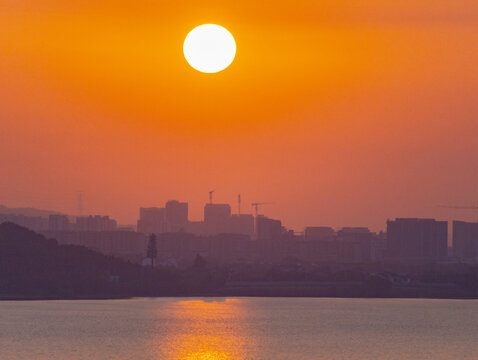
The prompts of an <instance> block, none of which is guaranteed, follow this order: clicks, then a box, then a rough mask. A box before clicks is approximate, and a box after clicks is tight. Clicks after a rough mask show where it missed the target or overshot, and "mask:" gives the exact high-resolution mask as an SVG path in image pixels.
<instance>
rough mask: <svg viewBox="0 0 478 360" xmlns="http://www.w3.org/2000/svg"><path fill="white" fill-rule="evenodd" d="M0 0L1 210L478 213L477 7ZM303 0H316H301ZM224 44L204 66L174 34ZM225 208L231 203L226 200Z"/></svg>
mask: <svg viewBox="0 0 478 360" xmlns="http://www.w3.org/2000/svg"><path fill="white" fill-rule="evenodd" d="M97 3H98V1H92V0H83V1H79V0H76V1H68V2H65V1H62V0H61V1H60V0H31V1H26V0H24V1H22V0H0V122H1V123H0V125H1V130H0V164H1V174H0V175H1V176H0V204H5V205H9V206H15V207H16V206H35V207H40V208H50V209H56V210H60V211H64V212H68V213H73V214H74V213H76V207H77V205H76V196H77V195H76V192H77V190H79V189H82V190H84V191H85V195H84V196H85V210H86V211H87V212H88V213H99V214H109V215H111V216H113V217H115V218H117V219H118V220H120V222H122V223H132V222H135V221H136V218H137V214H138V208H139V207H140V206H153V205H163V204H164V202H165V201H166V200H168V199H172V198H175V199H179V200H189V202H190V213H191V217H192V218H193V219H199V218H200V217H201V216H202V206H203V203H204V202H205V201H207V198H208V191H209V190H210V189H215V190H216V192H217V193H216V197H215V199H216V201H218V202H226V201H227V202H231V203H234V202H235V198H236V195H237V193H239V192H240V193H241V194H242V197H243V200H244V201H243V203H244V204H245V205H244V206H245V208H244V210H243V211H246V210H247V211H252V209H251V208H250V207H249V206H246V205H248V204H249V203H250V202H252V201H274V202H275V205H272V206H268V207H267V208H266V207H265V208H264V213H265V214H266V215H269V216H273V217H279V218H281V219H282V220H283V222H284V223H285V224H286V225H287V226H291V227H293V228H295V229H297V230H301V228H302V227H303V226H305V225H332V226H358V225H364V226H370V227H371V228H372V229H374V230H378V229H381V228H384V225H385V220H386V219H387V217H390V218H391V217H396V216H434V217H438V218H441V219H449V218H450V217H452V216H455V217H459V218H462V219H467V220H476V219H477V218H478V212H475V213H474V212H473V211H471V212H469V211H454V212H453V213H452V212H451V211H448V210H444V209H437V208H436V207H435V206H436V205H437V204H456V205H477V204H478V186H477V184H478V170H477V169H478V156H477V155H478V139H477V133H478V124H477V122H478V70H477V64H478V2H476V1H475V0H469V1H467V0H462V1H457V0H433V1H432V0H421V1H416V0H414V1H412V0H402V1H395V0H362V1H358V0H347V1H345V0H325V1H320V2H318V1H317V2H312V1H300V0H296V1H294V2H290V1H287V2H286V1H274V2H265V1H263V2H260V3H259V4H258V2H257V1H249V0H243V1H217V0H216V1H190V0H181V1H167V2H166V1H145V0H136V1H129V0H128V1H127V0H116V1H109V0H108V1H101V2H99V3H101V5H98V4H97ZM313 3H315V5H314V4H313ZM202 23H217V24H220V25H223V26H225V27H226V28H227V29H228V30H229V31H231V33H232V34H233V35H234V37H235V38H236V41H237V56H236V59H235V61H234V63H233V64H232V65H231V67H229V68H228V69H227V70H225V71H223V72H221V73H218V74H214V75H208V74H203V73H199V72H197V71H195V70H194V69H192V68H191V67H189V65H188V64H187V63H186V61H185V60H184V57H183V54H182V43H183V40H184V38H185V36H186V35H187V33H188V32H189V31H190V30H191V29H192V28H194V27H195V26H197V25H199V24H202ZM234 208H235V207H234Z"/></svg>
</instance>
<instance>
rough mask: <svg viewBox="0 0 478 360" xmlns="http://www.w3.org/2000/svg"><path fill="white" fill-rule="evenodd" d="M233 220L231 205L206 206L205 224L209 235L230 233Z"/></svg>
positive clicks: (209, 204)
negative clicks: (231, 220) (231, 219)
mask: <svg viewBox="0 0 478 360" xmlns="http://www.w3.org/2000/svg"><path fill="white" fill-rule="evenodd" d="M230 218H231V207H230V206H229V204H211V203H208V204H206V205H205V206H204V223H205V226H206V231H207V232H208V234H221V233H227V232H228V226H229V224H230Z"/></svg>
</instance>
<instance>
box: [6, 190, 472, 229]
mask: <svg viewBox="0 0 478 360" xmlns="http://www.w3.org/2000/svg"><path fill="white" fill-rule="evenodd" d="M213 192H214V193H215V191H213ZM238 195H240V196H241V197H242V201H241V205H240V206H241V214H248V215H252V216H254V217H255V215H256V214H255V212H254V209H255V204H256V203H245V201H244V197H243V195H241V194H238ZM209 196H210V195H209ZM210 200H211V198H210V197H209V198H208V200H206V201H204V202H203V205H202V206H200V205H199V204H194V205H195V206H192V207H191V202H189V201H187V200H185V201H184V203H186V204H187V208H188V210H187V218H188V221H189V222H193V223H194V222H201V221H204V208H205V207H207V204H216V205H222V204H223V205H228V206H229V208H230V214H231V215H237V214H238V204H237V195H236V202H235V203H232V204H231V203H227V202H216V201H214V202H213V203H211V202H210ZM79 201H80V202H81V212H82V213H81V215H80V214H79V213H78V211H79V206H80V203H79ZM170 201H178V200H171V199H166V200H165V201H164V202H150V203H149V204H150V205H148V206H145V205H143V206H139V207H138V208H137V209H136V211H135V212H136V216H134V217H132V218H131V219H130V220H129V221H121V220H120V219H119V218H118V217H116V216H115V215H114V214H112V213H107V212H97V211H89V210H88V208H84V194H82V196H81V200H79V198H78V196H77V198H76V205H77V207H76V211H73V212H72V213H68V212H64V211H60V210H59V209H39V208H37V207H35V206H32V205H31V204H26V205H24V206H22V207H7V206H5V204H0V206H1V207H3V208H2V209H0V210H1V211H0V215H1V214H2V213H3V214H15V213H17V214H20V213H23V212H22V211H25V210H27V212H28V211H31V210H33V211H34V212H37V211H40V212H43V211H44V212H46V213H49V212H51V213H58V214H62V215H68V216H70V217H72V218H75V217H87V216H106V217H111V218H112V219H114V220H115V221H116V222H117V223H118V225H119V226H134V227H136V226H137V221H138V219H140V213H141V209H147V208H164V207H165V206H166V204H167V203H168V202H170ZM180 202H181V201H180ZM257 204H258V205H259V206H260V207H259V208H260V209H261V210H260V211H259V214H260V215H263V216H267V217H269V218H277V219H280V220H281V222H282V224H283V226H285V227H286V228H287V229H290V230H293V231H295V232H296V233H302V232H303V231H304V230H305V229H306V228H307V227H311V226H312V227H313V226H328V227H332V228H334V229H340V228H344V227H367V228H369V229H370V230H372V231H374V232H377V233H378V232H380V231H386V223H387V221H388V220H389V219H393V218H421V219H438V220H441V221H447V222H449V223H452V222H453V221H465V222H471V223H473V222H478V207H476V206H473V205H470V206H462V205H435V206H433V207H430V208H431V209H429V210H428V212H427V211H424V212H421V214H425V215H421V216H420V215H418V216H417V215H413V214H407V213H406V212H404V213H402V214H400V215H393V216H389V215H385V216H384V217H383V221H382V223H381V224H379V225H378V226H377V225H375V226H372V225H370V224H367V223H360V222H358V221H357V220H352V221H351V222H349V223H327V222H325V221H322V220H321V219H319V218H317V219H315V221H314V220H312V222H309V223H306V222H305V221H303V222H302V223H303V224H304V225H303V226H300V227H292V226H289V225H288V223H287V220H285V221H284V219H283V218H280V217H277V216H274V215H273V214H274V213H277V212H274V211H273V209H274V207H277V206H279V205H280V204H278V203H276V202H261V203H257ZM191 208H193V209H194V211H193V216H192V217H191V211H190V210H191ZM9 209H12V210H20V212H12V211H10V210H9ZM437 209H438V211H437ZM437 212H438V213H442V214H443V213H446V214H445V215H442V216H439V217H436V216H431V215H430V216H427V215H426V214H434V213H435V214H436V213H437ZM279 213H280V212H279ZM475 213H476V216H474V214H475ZM35 216H44V215H35ZM449 235H450V236H449V237H450V238H451V235H452V233H451V229H450V232H449Z"/></svg>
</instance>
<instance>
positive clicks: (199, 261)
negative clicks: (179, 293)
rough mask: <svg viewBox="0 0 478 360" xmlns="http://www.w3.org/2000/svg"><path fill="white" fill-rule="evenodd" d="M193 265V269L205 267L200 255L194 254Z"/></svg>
mask: <svg viewBox="0 0 478 360" xmlns="http://www.w3.org/2000/svg"><path fill="white" fill-rule="evenodd" d="M193 267H194V268H195V269H204V268H205V267H206V260H205V259H204V258H203V257H202V256H201V255H199V254H196V258H195V259H194V264H193Z"/></svg>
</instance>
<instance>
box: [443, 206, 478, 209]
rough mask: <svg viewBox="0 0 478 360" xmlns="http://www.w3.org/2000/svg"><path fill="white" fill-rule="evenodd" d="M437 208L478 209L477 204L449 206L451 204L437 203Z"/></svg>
mask: <svg viewBox="0 0 478 360" xmlns="http://www.w3.org/2000/svg"><path fill="white" fill-rule="evenodd" d="M438 207H439V208H446V209H468V210H478V206H451V205H438Z"/></svg>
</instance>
